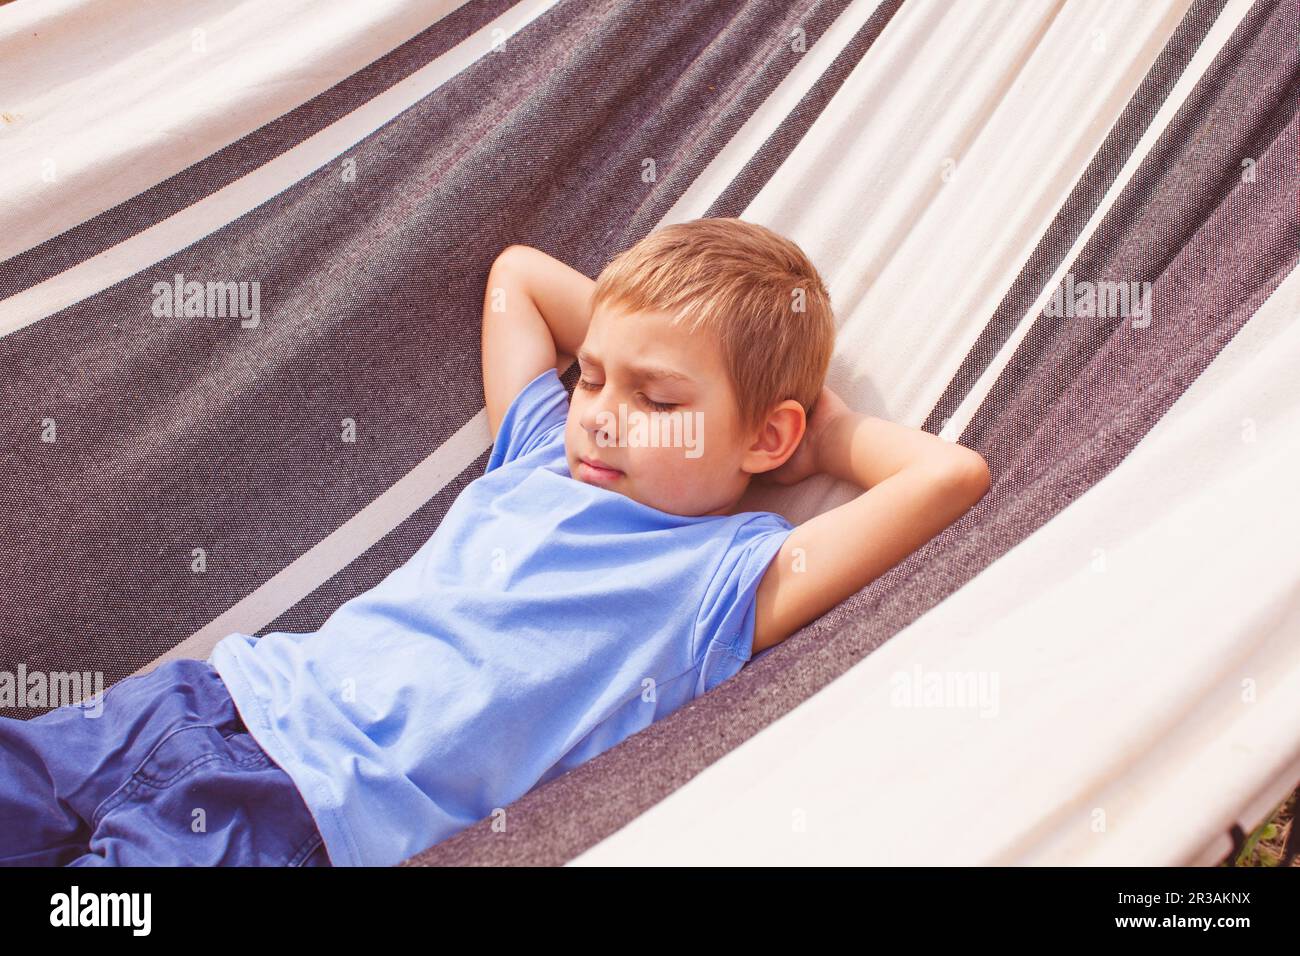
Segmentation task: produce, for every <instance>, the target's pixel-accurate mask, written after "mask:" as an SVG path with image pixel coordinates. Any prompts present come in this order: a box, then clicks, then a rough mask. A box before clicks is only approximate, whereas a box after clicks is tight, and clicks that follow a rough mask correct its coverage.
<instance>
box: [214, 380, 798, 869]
mask: <svg viewBox="0 0 1300 956" xmlns="http://www.w3.org/2000/svg"><path fill="white" fill-rule="evenodd" d="M568 403H569V397H568V394H567V393H566V391H565V389H564V385H563V383H561V381H560V378H559V376H558V375H557V374H556V371H555V369H553V368H552V369H548V370H547V371H545V372H543V373H542V374H540V375H538V376H537V377H536V378H535V379H533V380H532V381H531V382H530V383H529V384H528V385H527V386H525V387H524V388H523V390H522V391H520V393H519V394H518V395H517V396H516V397H515V399H514V401H513V402H512V403H511V405H510V408H509V409H508V410H507V411H506V414H505V416H504V418H503V419H502V422H501V428H500V432H499V434H498V435H497V439H496V445H495V446H494V447H493V449H492V454H491V456H490V458H489V461H488V465H487V470H486V471H485V472H484V474H483V475H482V476H480V477H479V478H477V479H475V480H474V481H472V482H471V483H470V484H469V485H468V486H466V488H465V489H464V490H463V491H462V492H461V493H460V495H459V496H458V497H457V498H456V501H455V502H454V503H453V504H452V506H451V508H450V509H449V510H448V512H447V514H446V516H445V517H444V518H443V520H442V523H441V525H439V527H438V529H437V531H435V532H434V534H433V535H432V536H431V537H430V538H429V540H428V541H426V542H425V543H424V544H423V545H422V546H421V547H420V549H419V550H418V551H417V552H416V553H415V554H414V555H412V556H411V558H410V560H408V561H407V562H406V563H405V564H403V565H402V566H401V567H399V568H397V569H396V570H394V571H393V572H392V573H390V574H389V575H388V576H387V577H386V578H384V580H383V581H381V582H380V583H379V584H377V585H376V586H375V587H373V588H371V589H370V590H369V591H366V592H365V593H363V594H359V595H357V596H356V597H354V598H353V599H352V600H350V601H348V602H347V603H345V604H343V605H342V606H340V607H339V608H338V609H337V610H336V611H335V612H334V613H333V614H332V615H331V616H330V618H329V620H327V621H326V622H325V624H324V625H323V626H322V627H321V629H320V630H319V631H315V632H313V633H307V634H293V633H285V632H279V631H275V632H270V633H268V634H266V635H264V636H263V637H261V638H260V639H258V638H254V637H251V636H249V635H246V634H239V633H235V634H231V635H229V636H227V637H225V638H223V639H222V641H221V642H220V643H219V644H217V646H216V647H215V648H214V649H213V651H212V654H211V655H210V657H209V661H210V662H211V663H212V665H213V666H214V667H215V668H216V670H217V672H218V673H219V674H220V675H221V677H222V679H223V680H224V681H225V683H226V685H227V686H228V688H229V690H230V694H231V697H232V698H233V699H234V702H235V706H236V707H237V708H238V709H239V713H240V715H241V717H242V718H243V720H244V723H245V724H246V725H247V727H248V729H249V732H250V733H251V734H252V735H253V737H254V739H256V740H257V742H258V743H259V744H260V745H261V746H262V748H263V749H264V750H265V751H266V752H267V753H268V754H269V755H270V756H271V758H272V759H273V760H275V762H276V763H278V764H279V765H280V766H281V767H282V768H283V769H284V770H285V772H287V773H288V774H289V776H290V777H291V778H292V779H293V781H294V783H295V784H296V786H297V787H298V789H299V791H301V793H302V796H303V799H304V801H305V802H306V804H307V806H308V808H309V809H310V810H311V812H312V815H313V817H314V818H315V820H316V824H317V826H318V828H319V829H320V832H321V836H322V837H323V838H324V841H325V848H326V850H327V851H328V852H329V856H330V860H331V861H332V862H333V863H334V864H335V865H336V866H348V865H364V866H391V865H394V864H396V863H399V862H401V861H402V860H404V859H406V858H407V857H409V856H411V855H413V854H415V853H418V852H419V851H421V850H423V849H425V848H426V847H429V846H432V845H433V844H435V843H438V842H440V841H441V840H443V839H445V838H447V837H449V836H451V835H452V834H454V833H456V832H458V831H459V830H462V829H464V828H465V827H467V826H470V825H471V824H474V823H476V822H478V821H479V820H482V819H484V818H485V817H488V816H492V815H493V814H494V811H497V810H498V808H504V807H506V806H507V805H508V804H510V803H512V802H513V801H515V800H517V799H518V798H519V797H521V796H523V795H524V794H525V793H527V792H528V791H529V790H531V789H533V788H534V787H536V786H537V785H539V784H541V783H544V782H546V781H547V780H550V779H551V778H552V777H556V776H558V775H560V774H561V773H564V772H565V771H567V770H570V769H572V768H573V767H576V766H577V765H579V764H581V763H583V762H584V761H586V760H589V759H591V758H592V757H594V756H596V755H597V754H599V753H601V752H602V751H604V750H607V749H608V748H610V747H613V746H614V745H615V744H617V743H619V742H620V741H622V740H623V739H625V738H627V737H629V736H631V735H632V734H634V733H636V732H637V731H639V730H641V729H643V728H644V727H646V726H648V725H649V724H651V723H652V722H653V721H656V720H659V719H661V718H663V717H665V716H667V715H668V714H670V713H672V712H673V711H675V710H677V709H678V708H679V707H681V706H682V705H683V704H686V703H687V702H689V701H690V700H692V699H693V698H695V697H698V696H699V695H700V694H703V693H705V692H707V691H709V690H712V689H713V688H714V687H716V686H717V685H718V684H720V683H722V682H723V681H724V680H726V679H727V678H728V677H731V676H732V675H733V674H735V673H736V672H737V671H739V670H740V668H741V667H742V666H743V665H744V664H745V662H746V661H748V660H749V658H750V656H751V648H752V644H753V634H754V592H755V590H756V589H757V588H758V584H759V582H760V581H761V580H762V577H763V572H764V571H765V570H766V569H767V567H768V565H769V564H770V563H771V561H772V559H773V558H774V557H775V556H776V554H777V552H778V551H779V550H780V547H781V544H782V543H783V542H784V541H785V539H786V537H787V536H788V535H789V534H790V532H791V531H792V530H793V526H792V525H791V524H790V523H789V522H788V521H786V520H785V518H783V517H781V516H780V515H777V514H774V513H772V512H766V511H762V512H760V511H747V512H742V513H740V514H736V515H730V516H706V517H701V516H695V517H683V516H681V515H674V514H669V513H667V512H663V511H659V510H657V509H655V508H652V507H650V506H649V505H646V504H643V503H641V502H638V501H635V500H633V499H631V498H629V497H627V496H626V495H623V494H620V493H618V492H616V491H612V490H610V489H608V488H602V487H600V486H597V485H592V484H588V483H586V482H583V481H579V480H577V479H576V478H573V477H572V476H570V474H569V468H568V463H567V461H566V459H565V452H564V426H565V420H566V416H567V414H568ZM505 823H506V826H507V828H508V827H509V821H508V820H507V821H505Z"/></svg>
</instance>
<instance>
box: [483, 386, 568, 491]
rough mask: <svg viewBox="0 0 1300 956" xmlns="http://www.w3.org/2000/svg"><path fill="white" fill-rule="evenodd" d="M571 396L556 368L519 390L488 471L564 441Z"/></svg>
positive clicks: (495, 446) (502, 426) (503, 425)
mask: <svg viewBox="0 0 1300 956" xmlns="http://www.w3.org/2000/svg"><path fill="white" fill-rule="evenodd" d="M568 417H569V393H568V391H567V390H566V389H565V387H564V383H563V382H561V381H560V376H559V373H558V372H556V370H555V369H554V368H547V369H546V370H545V371H543V372H541V373H540V374H538V375H537V377H536V378H534V379H533V380H532V381H530V382H528V383H527V384H526V385H524V387H523V388H521V389H520V390H519V394H517V395H516V396H515V397H514V399H513V400H511V402H510V405H509V406H508V407H507V408H506V412H505V415H504V416H503V417H502V419H501V427H500V428H499V429H498V430H497V435H496V441H495V442H494V443H493V445H492V454H491V455H490V456H489V458H488V464H487V468H486V471H493V470H494V469H496V468H499V467H500V466H501V465H504V464H506V463H507V462H511V461H514V460H515V459H517V458H522V457H523V456H524V455H527V454H529V453H530V452H532V451H535V450H536V449H537V448H539V447H542V446H543V445H549V444H552V443H554V442H556V441H560V442H563V440H564V425H565V423H566V422H567V421H568Z"/></svg>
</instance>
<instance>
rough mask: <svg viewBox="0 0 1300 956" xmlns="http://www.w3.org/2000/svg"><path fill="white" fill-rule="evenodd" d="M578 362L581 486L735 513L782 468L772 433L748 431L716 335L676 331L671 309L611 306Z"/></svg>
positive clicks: (569, 439) (679, 507)
mask: <svg viewBox="0 0 1300 956" xmlns="http://www.w3.org/2000/svg"><path fill="white" fill-rule="evenodd" d="M578 363H579V366H580V369H581V379H580V380H579V382H578V384H577V386H576V387H575V388H574V390H573V399H572V402H571V404H570V407H569V419H568V423H567V424H566V426H565V435H564V442H565V452H566V455H567V457H568V463H569V473H570V475H571V476H572V477H573V478H575V479H576V480H578V481H583V482H587V483H588V484H593V485H599V486H600V487H602V488H607V489H609V490H610V491H614V492H617V493H619V494H623V495H626V496H627V497H629V498H632V499H634V500H636V501H639V502H641V503H642V504H646V505H649V506H650V507H652V508H657V509H659V510H660V511H666V512H669V513H670V514H678V515H726V514H731V513H733V510H734V509H735V508H736V505H737V503H738V501H739V499H740V496H741V495H742V494H743V493H744V491H745V489H746V487H747V486H748V484H749V478H750V477H751V474H752V473H753V472H754V471H762V470H765V469H767V468H770V467H773V463H772V462H771V461H770V457H771V455H770V450H769V451H768V452H766V453H765V452H764V450H763V449H764V447H765V446H764V439H763V431H764V430H763V429H759V430H757V431H756V432H755V433H753V434H742V433H741V431H740V422H739V409H738V406H737V402H736V396H735V394H734V392H733V390H732V387H731V381H730V378H729V377H728V376H727V373H726V369H725V368H724V366H723V364H722V356H721V355H720V354H719V349H718V347H717V343H716V342H715V341H714V340H713V337H712V335H710V334H709V333H707V332H703V331H701V332H698V333H696V334H694V335H692V334H691V333H690V332H689V331H688V330H686V329H685V328H682V327H681V326H678V327H676V328H674V327H672V326H670V325H669V323H668V315H667V313H660V312H637V313H625V312H622V311H620V310H614V309H609V308H606V307H604V306H602V307H601V308H599V309H597V310H596V311H595V312H594V314H593V315H592V318H591V324H590V326H589V327H588V329H587V337H586V339H585V340H584V341H583V344H582V347H581V348H580V349H579V354H578ZM655 372H659V373H672V374H669V375H660V376H655V375H654V373H655ZM668 406H671V407H668ZM771 441H772V439H771V437H770V436H769V439H768V443H769V444H770V442H771ZM588 462H590V463H591V464H588ZM595 464H604V465H607V466H609V469H612V470H605V469H600V468H596V467H592V465H595Z"/></svg>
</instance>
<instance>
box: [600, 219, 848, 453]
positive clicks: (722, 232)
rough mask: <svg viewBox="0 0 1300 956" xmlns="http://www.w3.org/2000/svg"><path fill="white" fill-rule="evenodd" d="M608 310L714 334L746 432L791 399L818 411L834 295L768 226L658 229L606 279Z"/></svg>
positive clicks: (707, 222) (830, 345)
mask: <svg viewBox="0 0 1300 956" xmlns="http://www.w3.org/2000/svg"><path fill="white" fill-rule="evenodd" d="M600 305H610V306H615V307H619V308H622V309H625V310H627V311H629V312H640V311H663V312H668V313H670V314H671V316H672V318H671V321H672V323H673V324H674V325H676V324H678V323H681V322H683V321H685V320H687V319H689V320H690V322H691V324H690V332H692V333H694V332H696V331H698V330H699V329H705V330H707V331H708V332H709V333H710V334H712V335H713V336H714V339H715V341H716V342H717V343H718V345H719V347H720V349H721V353H722V358H723V363H724V364H725V366H726V368H727V372H728V374H729V375H730V377H731V384H732V388H733V389H734V391H735V394H736V401H737V405H738V407H739V409H740V420H741V425H742V427H743V428H744V429H745V430H746V431H748V430H751V429H755V428H757V427H758V425H759V424H760V423H761V422H762V421H763V420H764V419H765V418H766V416H767V415H768V413H770V412H771V410H772V409H773V408H775V407H776V405H777V404H779V403H780V402H782V401H785V400H786V399H790V398H792V399H794V400H795V401H797V402H798V403H799V404H800V405H802V406H803V409H804V413H805V415H806V416H809V417H810V416H811V415H812V410H813V406H814V405H815V404H816V402H817V397H818V396H819V395H820V394H821V390H822V385H823V383H824V382H825V380H826V370H827V368H828V367H829V365H830V360H831V352H832V350H833V349H834V346H835V316H834V312H833V311H832V309H831V300H830V293H828V292H827V291H826V285H825V283H824V282H823V281H822V278H821V276H820V275H819V274H818V272H817V269H816V268H815V267H814V266H813V264H812V262H811V261H810V260H809V259H808V257H807V256H806V255H804V253H803V250H802V249H800V248H799V247H798V246H797V245H796V244H795V243H794V242H792V241H791V240H789V239H787V238H785V237H784V236H782V235H780V234H778V233H776V232H773V231H772V230H771V229H768V228H767V227H766V226H760V225H758V224H757V223H752V222H745V221H743V220H741V219H733V218H710V219H695V220H692V221H690V222H682V223H676V224H674V225H669V226H664V227H662V228H660V229H657V230H655V231H654V232H652V233H650V235H648V236H646V237H645V238H644V239H642V240H641V241H640V242H638V243H636V244H635V245H634V246H632V247H630V248H628V249H626V250H624V251H623V252H621V253H619V255H617V256H615V257H614V259H613V260H611V261H610V263H609V264H608V265H607V266H606V267H605V268H604V270H603V271H602V272H601V273H600V276H599V277H597V279H596V286H595V289H594V291H593V293H592V309H593V311H594V310H595V308H596V307H597V306H600Z"/></svg>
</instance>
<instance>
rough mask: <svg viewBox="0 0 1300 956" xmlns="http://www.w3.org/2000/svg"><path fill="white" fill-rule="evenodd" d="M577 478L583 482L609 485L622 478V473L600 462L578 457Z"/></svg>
mask: <svg viewBox="0 0 1300 956" xmlns="http://www.w3.org/2000/svg"><path fill="white" fill-rule="evenodd" d="M578 476H579V477H580V478H582V479H583V480H584V481H592V482H597V483H609V482H612V481H617V480H618V479H619V478H622V477H623V472H621V471H619V470H618V469H617V468H611V467H609V466H608V465H605V464H601V463H600V462H597V461H592V460H591V459H589V458H581V457H580V458H579V459H578Z"/></svg>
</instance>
